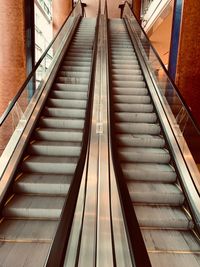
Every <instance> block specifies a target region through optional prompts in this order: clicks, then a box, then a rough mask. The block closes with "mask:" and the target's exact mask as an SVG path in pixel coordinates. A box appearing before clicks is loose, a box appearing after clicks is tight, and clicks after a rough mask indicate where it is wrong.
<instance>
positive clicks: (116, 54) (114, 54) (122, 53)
mask: <svg viewBox="0 0 200 267" xmlns="http://www.w3.org/2000/svg"><path fill="white" fill-rule="evenodd" d="M131 54H132V55H133V56H136V55H135V53H134V51H133V50H132V52H131ZM118 55H119V53H118V52H117V51H115V50H112V51H111V56H118ZM120 55H124V56H129V55H130V52H129V51H126V50H124V51H121V53H120Z"/></svg>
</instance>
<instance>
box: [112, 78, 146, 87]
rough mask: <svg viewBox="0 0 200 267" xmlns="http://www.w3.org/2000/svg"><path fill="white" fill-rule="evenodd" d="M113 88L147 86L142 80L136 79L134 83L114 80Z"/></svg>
mask: <svg viewBox="0 0 200 267" xmlns="http://www.w3.org/2000/svg"><path fill="white" fill-rule="evenodd" d="M112 84H113V86H114V87H124V88H126V87H128V88H130V87H131V88H133V89H134V88H141V87H142V88H144V87H145V86H146V84H145V82H143V81H142V80H140V79H138V80H137V79H135V80H134V81H126V80H124V81H120V80H113V82H112Z"/></svg>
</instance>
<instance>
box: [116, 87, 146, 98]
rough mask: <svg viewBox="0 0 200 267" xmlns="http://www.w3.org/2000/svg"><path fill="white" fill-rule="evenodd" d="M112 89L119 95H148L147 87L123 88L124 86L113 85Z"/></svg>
mask: <svg viewBox="0 0 200 267" xmlns="http://www.w3.org/2000/svg"><path fill="white" fill-rule="evenodd" d="M112 91H113V93H114V94H117V95H127V96H128V95H130V96H131V95H147V94H148V90H147V88H141V87H140V88H126V87H125V88H122V87H113V88H112Z"/></svg>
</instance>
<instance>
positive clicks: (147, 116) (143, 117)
mask: <svg viewBox="0 0 200 267" xmlns="http://www.w3.org/2000/svg"><path fill="white" fill-rule="evenodd" d="M115 121H117V122H143V123H154V122H156V121H157V116H156V114H155V113H133V112H115Z"/></svg>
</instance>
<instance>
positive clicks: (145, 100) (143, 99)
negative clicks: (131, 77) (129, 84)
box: [113, 95, 151, 105]
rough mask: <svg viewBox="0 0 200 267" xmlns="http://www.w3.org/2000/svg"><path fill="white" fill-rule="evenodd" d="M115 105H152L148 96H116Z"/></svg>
mask: <svg viewBox="0 0 200 267" xmlns="http://www.w3.org/2000/svg"><path fill="white" fill-rule="evenodd" d="M113 101H114V102H115V103H130V104H141V105H142V104H150V103H151V98H150V97H149V96H148V95H128V96H127V95H114V96H113Z"/></svg>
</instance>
